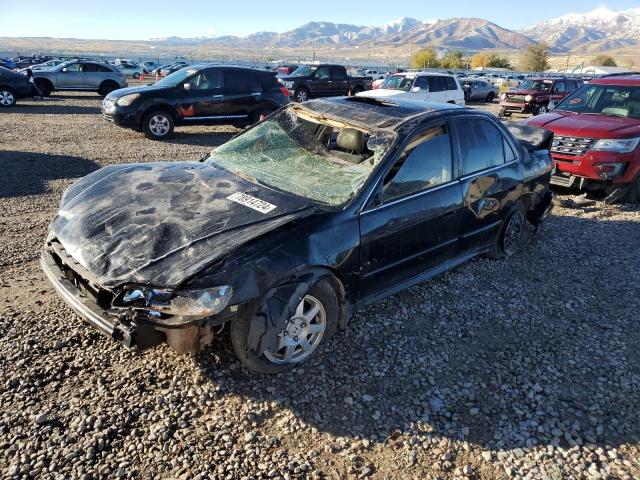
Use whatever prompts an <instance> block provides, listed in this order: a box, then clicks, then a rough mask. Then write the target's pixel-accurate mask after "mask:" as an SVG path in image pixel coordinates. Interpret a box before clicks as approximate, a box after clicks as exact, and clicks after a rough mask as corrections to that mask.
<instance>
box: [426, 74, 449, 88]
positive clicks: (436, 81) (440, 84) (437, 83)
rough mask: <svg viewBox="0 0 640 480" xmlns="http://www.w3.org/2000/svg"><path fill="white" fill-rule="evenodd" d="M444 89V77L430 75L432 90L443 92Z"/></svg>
mask: <svg viewBox="0 0 640 480" xmlns="http://www.w3.org/2000/svg"><path fill="white" fill-rule="evenodd" d="M444 90H446V88H445V80H444V77H440V76H433V77H429V91H430V92H443V91H444Z"/></svg>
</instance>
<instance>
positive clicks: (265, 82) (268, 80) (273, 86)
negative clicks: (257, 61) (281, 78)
mask: <svg viewBox="0 0 640 480" xmlns="http://www.w3.org/2000/svg"><path fill="white" fill-rule="evenodd" d="M258 82H259V83H260V86H261V87H262V90H263V91H265V92H276V91H280V83H279V82H278V80H277V79H276V77H275V75H264V74H260V75H258Z"/></svg>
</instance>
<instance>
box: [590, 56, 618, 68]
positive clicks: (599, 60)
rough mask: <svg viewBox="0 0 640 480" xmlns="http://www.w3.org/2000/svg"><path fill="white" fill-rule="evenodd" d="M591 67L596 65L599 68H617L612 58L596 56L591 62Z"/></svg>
mask: <svg viewBox="0 0 640 480" xmlns="http://www.w3.org/2000/svg"><path fill="white" fill-rule="evenodd" d="M591 65H598V66H601V67H617V66H618V64H617V63H616V61H615V60H614V59H613V57H611V56H609V55H598V56H597V57H595V58H594V59H593V60H591Z"/></svg>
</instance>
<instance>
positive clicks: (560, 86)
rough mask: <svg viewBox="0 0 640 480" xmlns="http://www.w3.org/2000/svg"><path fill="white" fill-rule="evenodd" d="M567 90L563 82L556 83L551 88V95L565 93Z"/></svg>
mask: <svg viewBox="0 0 640 480" xmlns="http://www.w3.org/2000/svg"><path fill="white" fill-rule="evenodd" d="M566 91H567V89H566V88H565V85H564V82H556V84H555V85H554V86H553V93H565V92H566Z"/></svg>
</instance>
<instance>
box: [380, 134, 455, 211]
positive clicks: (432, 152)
mask: <svg viewBox="0 0 640 480" xmlns="http://www.w3.org/2000/svg"><path fill="white" fill-rule="evenodd" d="M452 176H453V161H452V154H451V137H450V136H449V132H448V129H447V126H446V125H439V126H435V127H431V128H429V129H428V130H426V131H424V132H422V133H420V134H418V135H417V136H416V137H414V138H413V139H412V140H411V141H410V142H409V144H408V145H407V146H406V147H405V149H404V151H403V152H402V154H401V155H400V158H399V159H398V162H397V163H396V164H395V165H394V166H393V168H392V169H391V171H390V172H389V173H388V174H387V177H386V178H385V180H384V184H383V195H382V197H383V202H388V201H391V200H395V199H397V198H400V197H404V196H406V195H411V194H412V193H416V192H419V191H421V190H425V189H427V188H431V187H435V186H437V185H441V184H443V183H447V182H450V181H451V179H452Z"/></svg>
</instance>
